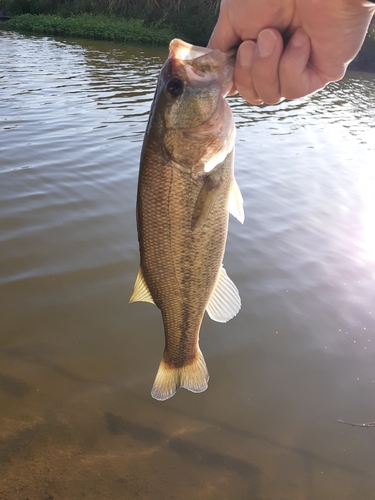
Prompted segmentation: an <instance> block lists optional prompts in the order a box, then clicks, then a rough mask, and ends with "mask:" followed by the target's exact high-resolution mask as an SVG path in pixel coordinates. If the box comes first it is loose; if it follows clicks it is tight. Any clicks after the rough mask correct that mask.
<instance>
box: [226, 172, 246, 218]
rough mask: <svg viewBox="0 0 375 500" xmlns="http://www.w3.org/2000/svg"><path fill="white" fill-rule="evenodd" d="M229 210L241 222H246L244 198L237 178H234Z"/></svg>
mask: <svg viewBox="0 0 375 500" xmlns="http://www.w3.org/2000/svg"><path fill="white" fill-rule="evenodd" d="M228 210H229V213H231V214H232V215H233V216H234V217H235V218H236V219H238V220H239V221H240V222H241V224H243V223H244V220H245V214H244V211H243V198H242V194H241V191H240V188H239V187H238V184H237V181H236V179H235V178H233V181H232V186H231V188H230V193H229V205H228Z"/></svg>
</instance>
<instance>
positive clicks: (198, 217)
mask: <svg viewBox="0 0 375 500" xmlns="http://www.w3.org/2000/svg"><path fill="white" fill-rule="evenodd" d="M219 185H220V181H217V180H215V179H214V178H213V177H211V176H209V175H208V176H207V177H205V178H204V181H203V185H202V188H201V190H200V192H199V194H198V197H197V201H196V202H195V207H194V211H193V215H192V218H191V229H192V230H193V231H194V229H195V228H196V227H198V226H200V225H201V224H203V222H204V221H205V220H206V219H207V217H208V216H209V215H210V213H211V210H212V208H213V206H214V204H215V201H216V196H217V192H218V191H217V188H218V187H219Z"/></svg>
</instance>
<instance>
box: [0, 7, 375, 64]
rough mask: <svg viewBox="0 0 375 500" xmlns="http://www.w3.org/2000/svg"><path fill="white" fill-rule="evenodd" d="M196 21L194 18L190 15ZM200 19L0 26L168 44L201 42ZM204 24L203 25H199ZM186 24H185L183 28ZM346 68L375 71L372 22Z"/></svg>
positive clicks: (96, 17) (51, 20) (24, 19)
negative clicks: (183, 41)
mask: <svg viewBox="0 0 375 500" xmlns="http://www.w3.org/2000/svg"><path fill="white" fill-rule="evenodd" d="M191 20H192V21H194V20H195V21H196V19H195V18H193V17H192V18H191ZM199 20H200V23H199V24H194V23H192V25H189V16H187V17H184V18H183V21H181V23H180V26H179V23H178V22H171V21H166V20H165V19H162V20H160V21H156V22H147V21H145V20H144V19H137V18H124V17H121V16H114V15H106V14H90V13H83V14H74V15H71V16H68V17H63V16H61V15H58V14H57V15H53V14H21V15H17V16H13V17H12V18H11V19H9V20H6V21H2V22H1V23H0V29H3V30H7V31H17V32H20V33H27V34H30V33H31V34H38V35H50V36H71V37H78V38H86V39H93V40H106V41H112V42H120V43H128V44H139V45H168V44H169V42H170V40H172V39H173V38H182V39H183V40H185V41H187V42H189V43H193V44H195V45H201V46H205V45H206V44H207V42H208V39H209V36H210V33H211V31H212V28H213V26H214V24H215V16H208V17H206V18H199ZM202 25H204V29H202ZM187 26H189V28H187ZM349 69H355V70H360V71H367V72H375V24H374V23H372V24H371V25H370V28H369V33H368V35H367V37H366V39H365V42H364V44H363V46H362V48H361V50H360V52H359V54H358V55H357V56H356V58H355V59H354V60H353V61H352V62H351V63H350V64H349Z"/></svg>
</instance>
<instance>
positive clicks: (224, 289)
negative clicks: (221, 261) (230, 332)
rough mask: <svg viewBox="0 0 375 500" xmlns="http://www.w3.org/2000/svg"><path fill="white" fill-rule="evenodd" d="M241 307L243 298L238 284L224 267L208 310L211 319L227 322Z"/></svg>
mask: <svg viewBox="0 0 375 500" xmlns="http://www.w3.org/2000/svg"><path fill="white" fill-rule="evenodd" d="M240 309H241V298H240V294H239V293H238V290H237V287H236V285H235V284H234V283H233V281H232V280H231V279H230V278H229V277H228V275H227V273H226V271H225V269H224V268H223V267H222V268H221V269H220V272H219V276H218V279H217V281H216V285H215V288H214V291H213V293H212V296H211V298H210V301H209V303H208V305H207V307H206V311H207V313H208V315H209V316H210V318H211V319H213V320H214V321H218V322H219V323H226V322H227V321H229V320H230V319H232V318H233V317H234V316H236V314H237V313H238V311H239V310H240Z"/></svg>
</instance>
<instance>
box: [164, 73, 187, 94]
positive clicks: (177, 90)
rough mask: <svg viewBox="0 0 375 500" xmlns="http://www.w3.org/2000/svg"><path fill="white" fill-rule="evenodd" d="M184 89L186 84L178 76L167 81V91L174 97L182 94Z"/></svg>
mask: <svg viewBox="0 0 375 500" xmlns="http://www.w3.org/2000/svg"><path fill="white" fill-rule="evenodd" d="M183 89H184V84H183V83H182V81H181V80H179V79H178V78H172V80H169V82H168V83H167V92H168V93H169V94H170V95H171V96H172V97H178V96H180V95H181V94H182V91H183Z"/></svg>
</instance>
